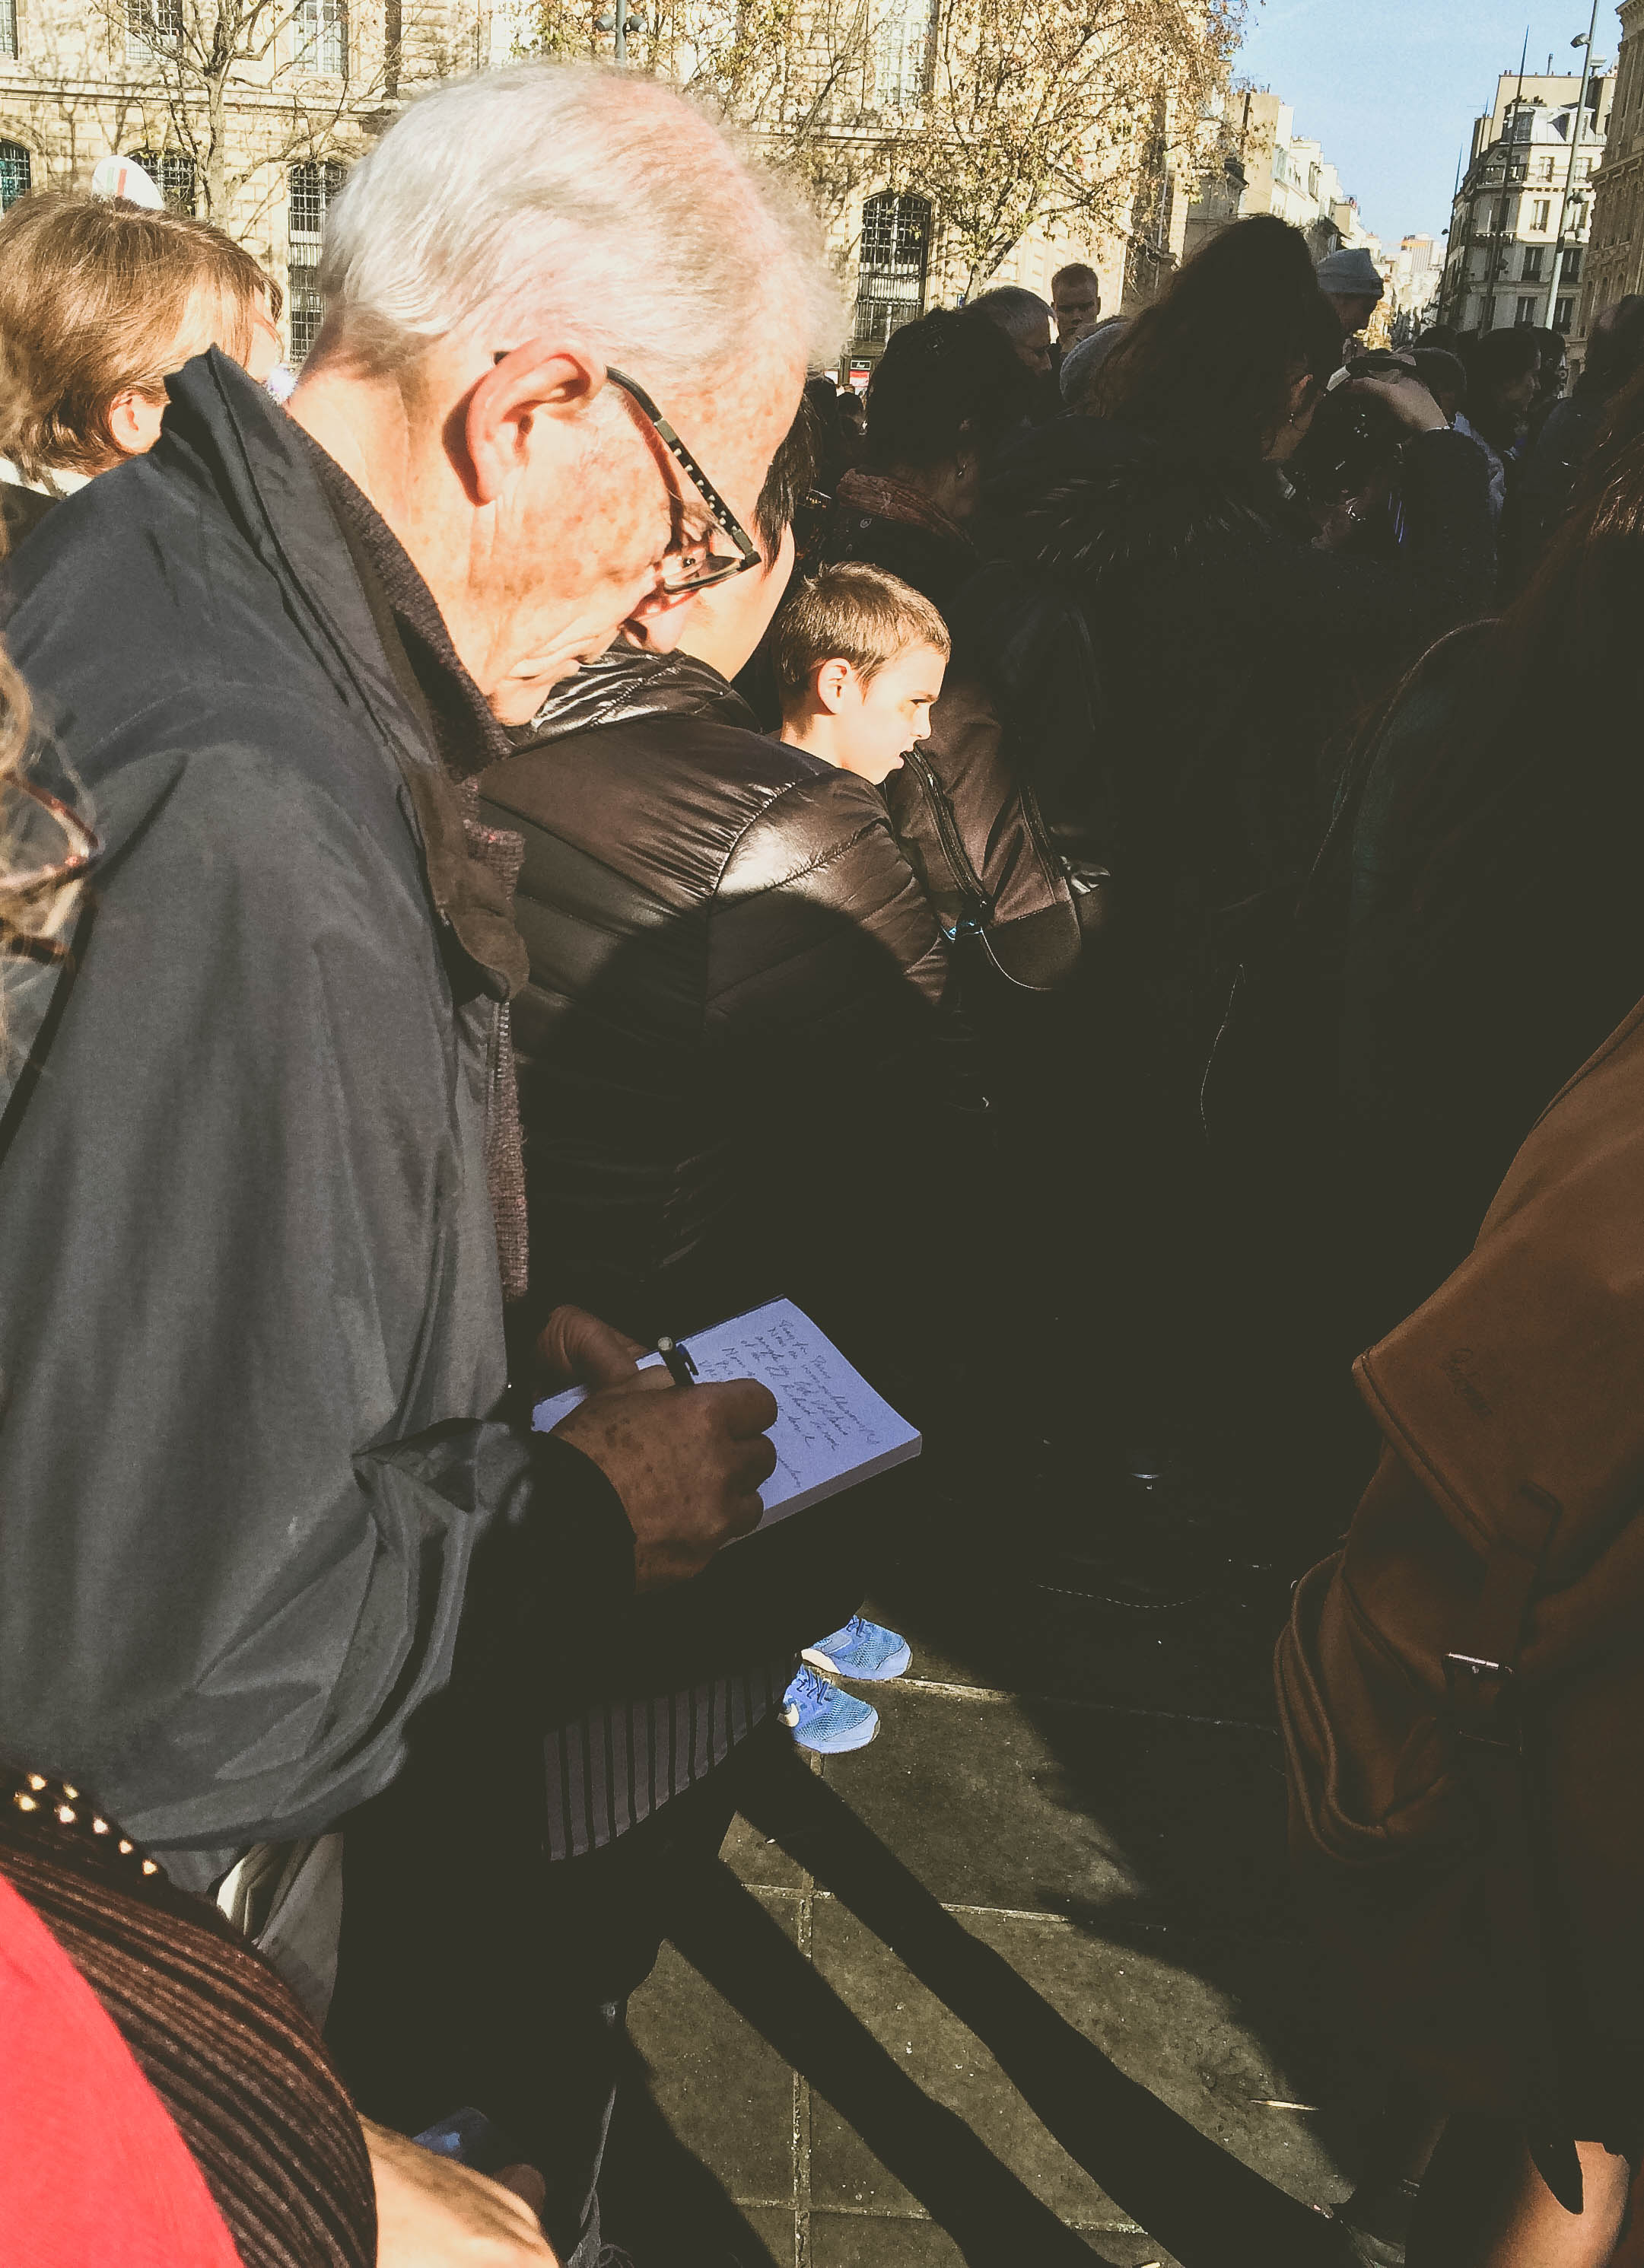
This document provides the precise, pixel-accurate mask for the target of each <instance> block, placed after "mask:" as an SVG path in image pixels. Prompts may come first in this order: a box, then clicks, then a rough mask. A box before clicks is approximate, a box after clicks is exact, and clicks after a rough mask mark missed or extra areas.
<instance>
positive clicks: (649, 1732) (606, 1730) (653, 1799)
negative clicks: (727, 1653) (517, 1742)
mask: <svg viewBox="0 0 1644 2268" xmlns="http://www.w3.org/2000/svg"><path fill="white" fill-rule="evenodd" d="M798 1668H799V1657H798V1656H797V1655H796V1654H786V1655H785V1656H784V1657H783V1658H782V1660H781V1661H772V1662H767V1663H765V1664H764V1665H763V1667H762V1668H757V1669H748V1670H742V1671H739V1672H738V1673H737V1674H736V1675H734V1676H733V1677H718V1678H714V1679H711V1681H710V1682H709V1683H706V1684H703V1685H692V1686H688V1687H686V1688H685V1689H684V1690H682V1691H681V1692H678V1693H664V1694H660V1695H657V1696H653V1697H652V1698H651V1699H649V1700H644V1701H631V1700H618V1701H603V1702H601V1703H600V1704H599V1705H597V1706H596V1707H594V1708H593V1709H590V1710H589V1711H588V1712H586V1714H585V1715H583V1716H580V1717H577V1718H573V1719H571V1722H570V1723H568V1724H564V1725H559V1726H556V1727H554V1728H553V1729H552V1730H551V1731H550V1732H549V1734H548V1737H547V1740H546V1741H545V1742H544V1743H543V1766H544V1774H545V1778H546V1783H547V1796H548V1850H549V1858H550V1859H579V1858H580V1857H581V1856H582V1854H583V1853H584V1852H586V1851H598V1850H601V1849H602V1848H603V1846H604V1845H606V1844H608V1843H614V1842H615V1841H616V1837H618V1836H619V1835H625V1834H626V1833H627V1831H628V1830H629V1829H630V1827H637V1826H638V1824H639V1823H640V1821H641V1820H642V1819H649V1818H650V1816H651V1815H652V1812H653V1811H655V1810H657V1809H658V1808H659V1807H660V1805H662V1804H664V1803H666V1802H667V1800H668V1798H669V1796H671V1795H683V1794H684V1793H685V1791H686V1789H687V1788H689V1787H694V1786H696V1785H697V1782H698V1781H699V1780H701V1779H704V1778H705V1777H706V1776H707V1774H708V1773H709V1772H711V1771H712V1770H713V1769H714V1767H715V1765H716V1764H723V1763H724V1762H725V1760H726V1757H727V1756H729V1755H730V1753H731V1751H732V1749H734V1747H735V1746H736V1744H737V1742H739V1741H745V1740H746V1739H747V1738H748V1734H750V1733H752V1732H753V1731H755V1730H756V1727H758V1726H760V1725H763V1723H764V1721H765V1719H767V1718H768V1717H770V1715H772V1714H773V1713H774V1712H775V1711H777V1710H778V1709H779V1708H780V1707H781V1705H782V1696H783V1695H784V1693H785V1692H786V1690H787V1689H788V1686H789V1685H790V1683H792V1682H793V1675H794V1672H795V1671H796V1670H797V1669H798Z"/></svg>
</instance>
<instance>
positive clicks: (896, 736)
mask: <svg viewBox="0 0 1644 2268" xmlns="http://www.w3.org/2000/svg"><path fill="white" fill-rule="evenodd" d="M824 666H826V665H824ZM846 668H847V670H848V671H849V674H848V677H847V679H846V681H845V684H844V688H843V689H842V692H843V698H842V701H841V704H840V708H839V710H838V711H837V714H838V716H839V719H840V722H841V724H842V725H844V727H845V728H846V729H845V730H844V732H842V733H841V734H840V741H841V744H842V746H843V748H844V754H843V755H841V757H840V760H839V761H840V769H841V770H844V771H847V772H858V773H859V774H860V775H861V777H863V778H864V779H866V780H872V781H873V783H874V786H875V787H877V786H878V785H879V784H880V783H881V780H886V779H888V778H889V777H890V775H891V773H892V772H894V771H895V770H896V767H897V766H898V765H899V764H900V763H901V762H902V759H903V756H904V755H906V754H907V752H908V750H909V749H910V748H911V747H915V746H916V745H917V744H918V742H919V741H920V740H925V739H927V738H928V737H929V734H930V730H931V703H932V702H933V701H934V700H935V698H936V696H937V695H938V694H939V693H940V691H941V689H942V676H943V673H944V672H945V671H946V669H947V662H946V661H945V660H944V659H943V658H942V656H941V655H940V653H938V652H937V651H936V649H935V647H934V646H932V645H914V646H910V647H909V648H908V649H907V651H906V652H905V653H899V654H898V655H897V656H896V659H895V660H894V661H888V662H887V663H886V664H885V666H884V667H883V668H882V669H881V671H880V672H879V673H878V674H877V675H876V676H874V677H870V678H869V679H868V680H867V681H866V683H864V682H863V681H862V679H861V678H859V676H858V675H857V674H856V672H855V670H853V669H850V668H849V665H848V664H847V665H846Z"/></svg>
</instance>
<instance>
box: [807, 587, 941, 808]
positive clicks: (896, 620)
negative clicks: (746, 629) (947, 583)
mask: <svg viewBox="0 0 1644 2268" xmlns="http://www.w3.org/2000/svg"><path fill="white" fill-rule="evenodd" d="M951 652H952V641H951V640H950V639H949V637H948V635H947V624H946V623H945V622H943V620H942V618H941V616H940V615H939V614H938V613H937V611H936V609H935V608H934V607H933V606H932V604H931V602H930V600H928V599H925V598H921V596H920V595H919V593H918V592H917V591H916V590H915V589H914V588H913V587H912V585H910V584H908V583H904V582H903V581H902V579H901V578H900V577H899V576H896V575H888V574H887V573H886V571H885V570H884V569H883V568H882V567H870V566H868V565H867V564H866V563H864V562H860V561H854V560H852V561H847V562H845V563H842V564H841V565H839V566H837V567H824V568H823V569H822V571H821V572H820V573H819V574H817V575H815V576H814V577H812V578H809V579H808V580H807V581H806V582H803V583H801V584H800V586H799V588H798V590H797V591H796V592H795V593H794V594H793V597H792V598H791V599H790V600H788V603H787V605H786V606H785V608H783V610H782V613H781V614H780V615H779V616H778V620H777V625H776V629H775V631H774V632H773V634H772V639H771V663H772V666H773V668H774V670H775V673H776V680H777V688H778V692H779V694H780V696H781V700H782V738H783V740H785V741H786V742H787V743H788V745H789V746H790V747H796V748H803V749H804V750H805V752H806V754H807V755H812V756H815V757H818V758H820V759H821V761H822V762H823V763H828V764H834V765H836V766H837V768H838V769H839V770H841V771H846V772H855V773H856V774H857V775H858V777H860V778H862V779H866V780H871V781H872V782H873V784H874V786H875V787H878V786H880V785H881V784H882V783H883V782H884V781H885V780H886V779H888V777H889V776H890V774H891V773H892V772H894V771H895V770H896V768H897V766H898V765H899V764H900V763H901V762H902V760H903V756H904V755H906V754H907V753H908V751H909V750H910V748H913V747H917V746H918V743H919V742H920V741H921V740H925V739H927V738H928V737H929V734H930V729H931V704H932V703H933V701H934V700H935V699H936V696H937V695H938V694H939V693H940V691H941V689H942V677H943V674H944V673H945V672H946V670H947V660H948V656H949V654H950V653H951Z"/></svg>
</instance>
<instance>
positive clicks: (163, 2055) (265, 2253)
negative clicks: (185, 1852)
mask: <svg viewBox="0 0 1644 2268" xmlns="http://www.w3.org/2000/svg"><path fill="white" fill-rule="evenodd" d="M19 1785H21V1783H20V1782H14V1781H13V1780H11V1779H10V1778H5V1777H4V1776H0V1874H4V1875H5V1876H6V1877H7V1879H8V1880H9V1881H10V1882H11V1887H12V1888H13V1889H15V1890H17V1891H18V1893H19V1894H20V1895H21V1896H23V1897H24V1898H25V1899H26V1900H27V1902H28V1904H30V1905H31V1906H32V1907H33V1910H34V1911H35V1913H36V1914H38V1916H39V1917H40V1918H41V1921H42V1922H44V1923H45V1925H46V1926H47V1928H48V1930H49V1931H50V1932H51V1933H52V1935H53V1937H55V1940H57V1943H58V1944H59V1945H60V1946H61V1947H62V1948H63V1951H64V1952H65V1953H66V1954H67V1955H68V1956H69V1958H70V1961H71V1962H73V1963H74V1965H75V1967H76V1968H77V1970H79V1972H80V1974H81V1976H82V1977H85V1981H86V1983H87V1984H88V1985H90V1986H91V1988H92V1991H93V1992H95V1993H96V1995H97V1997H98V1999H100V2001H101V2002H102V2004H103V2007H104V2008H105V2010H106V2011H107V2014H108V2015H109V2016H110V2017H111V2018H112V2019H113V2020H114V2026H115V2029H117V2030H118V2031H119V2033H120V2035H121V2037H122V2039H123V2040H124V2041H125V2043H126V2045H127V2046H128V2047H129V2049H130V2051H131V2052H132V2054H133V2055H134V2056H135V2057H136V2061H137V2064H138V2066H139V2068H140V2069H141V2070H142V2072H143V2073H144V2076H145V2078H146V2079H147V2080H148V2081H149V2084H150V2085H151V2087H152V2088H153V2089H154V2092H155V2093H156V2095H159V2099H160V2102H162V2103H163V2104H164V2106H165V2108H166V2110H167V2111H169V2113H170V2114H171V2117H172V2120H173V2124H175V2126H176V2128H177V2130H178V2132H179V2133H180V2134H181V2136H182V2139H183V2140H184V2142H185V2143H186V2144H187V2145H188V2149H189V2151H190V2153H191V2154H192V2155H193V2157H194V2160H195V2163H196V2165H198V2167H199V2169H200V2171H201V2172H202V2174H203V2175H204V2176H205V2182H206V2186H207V2188H208V2189H209V2190H210V2192H211V2196H212V2198H213V2199H214V2200H215V2202H216V2205H217V2210H218V2211H219V2213H221V2214H222V2216H223V2219H224V2220H225V2221H226V2222H227V2224H228V2228H229V2233H230V2235H232V2238H233V2240H234V2244H235V2247H236V2249H237V2250H238V2251H239V2254H240V2260H241V2261H242V2262H243V2263H244V2268H370V2264H371V2263H372V2262H373V2261H375V2259H376V2257H377V2208H376V2193H375V2190H374V2187H373V2184H372V2172H371V2161H370V2160H369V2158H368V2157H367V2155H366V2152H365V2136H364V2134H363V2133H362V2132H360V2124H359V2120H358V2117H356V2115H355V2111H354V2107H353V2105H352V2103H351V2102H350V2101H349V2098H348V2095H347V2093H346V2092H345V2090H344V2088H343V2082H342V2080H340V2079H339V2078H338V2077H337V2075H336V2073H335V2070H334V2069H333V2067H332V2065H331V2063H330V2060H329V2058H328V2056H327V2054H326V2051H325V2049H324V2047H323V2046H322V2045H321V2041H320V2036H319V2034H318V2033H317V2032H316V2031H315V2030H314V2029H313V2026H312V2025H311V2024H310V2023H309V2021H308V2020H307V2018H306V2016H305V2015H304V2014H303V2013H302V2011H301V2010H300V2009H299V2007H298V2005H297V2003H296V2001H295V2000H294V1999H292V1998H291V1994H290V1993H289V1992H287V1990H286V1988H285V1986H284V1985H283V1984H282V1983H281V1982H280V1980H279V1978H278V1977H276V1975H275V1974H274V1971H273V1970H271V1969H270V1968H269V1967H268V1965H267V1964H266V1962H263V1961H262V1960H260V1959H259V1957H258V1956H257V1955H256V1954H255V1953H254V1951H253V1950H252V1948H250V1947H249V1946H248V1945H247V1944H246V1942H245V1941H244V1940H243V1939H241V1938H240V1937H238V1936H237V1935H236V1934H235V1933H234V1931H233V1930H232V1928H231V1927H230V1926H229V1925H228V1923H227V1922H226V1921H225V1920H224V1918H223V1917H222V1916H221V1915H220V1914H219V1913H218V1912H217V1909H216V1908H215V1907H214V1906H211V1905H209V1904H206V1902H205V1901H204V1900H203V1899H202V1898H193V1897H189V1896H187V1895H186V1894H185V1893H184V1892H182V1891H180V1890H176V1889H173V1888H172V1886H171V1884H170V1883H169V1882H168V1881H166V1876H165V1874H163V1873H161V1874H155V1875H153V1876H151V1877H147V1878H144V1877H142V1876H141V1875H136V1874H134V1873H133V1869H132V1867H130V1866H122V1863H121V1862H120V1860H119V1859H117V1857H116V1854H115V1852H114V1850H113V1849H111V1848H108V1847H107V1846H104V1847H101V1848H88V1847H86V1845H85V1837H84V1836H83V1834H82V1833H81V1832H80V1831H79V1829H78V1827H77V1828H76V1830H75V1831H73V1832H70V1830H67V1829H61V1828H59V1827H58V1826H57V1825H56V1824H55V1821H54V1820H53V1818H52V1817H51V1815H49V1813H41V1812H39V1811H37V1812H35V1813H34V1815H33V1816H32V1817H24V1816H23V1815H21V1814H20V1813H19V1812H18V1809H17V1808H15V1806H14V1802H13V1800H11V1797H12V1792H13V1789H14V1786H19ZM83 1808H84V1810H85V1815H86V1816H87V1817H89V1816H90V1815H91V1806H90V1805H89V1803H88V1804H86V1805H85V1806H84V1807H83ZM109 1841H110V1843H112V1841H113V1837H112V1836H111V1837H110V1838H109ZM126 1847H127V1849H128V1851H129V1849H130V1847H131V1846H130V1845H129V1844H128V1845H127V1846H126ZM85 2132H86V2147H88V2148H95V2147H96V2146H97V2110H96V2105H95V2104H90V2105H88V2106H87V2110H86V2128H85ZM0 2147H4V2144H0ZM11 2234H12V2232H11V2231H0V2259H4V2260H7V2261H9V2260H11V2257H12V2254H11V2251H10V2250H9V2249H8V2246H7V2242H6V2240H7V2238H8V2236H10V2235H11ZM105 2257H106V2259H107V2262H108V2264H109V2268H114V2264H116V2263H117V2262H118V2260H119V2258H120V2242H119V2236H118V2233H117V2232H113V2231H111V2232H110V2235H109V2250H108V2251H107V2255H106V2256H104V2255H100V2257H99V2268H101V2263H102V2260H103V2259H104V2258H105ZM88 2268H89V2264H88Z"/></svg>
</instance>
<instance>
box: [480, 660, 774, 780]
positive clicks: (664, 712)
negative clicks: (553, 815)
mask: <svg viewBox="0 0 1644 2268" xmlns="http://www.w3.org/2000/svg"><path fill="white" fill-rule="evenodd" d="M664 716H687V717H706V718H711V719H712V721H713V722H714V723H715V724H717V725H738V726H740V727H741V730H742V731H743V732H748V733H756V732H757V731H758V730H759V719H758V718H756V716H755V714H754V712H753V711H752V710H751V709H750V708H749V707H748V703H746V702H745V701H744V700H743V698H742V696H741V694H740V693H739V692H738V691H737V690H736V688H735V687H734V685H732V684H730V683H729V682H728V681H726V679H725V678H723V677H721V676H720V674H719V671H718V670H717V669H714V668H712V667H711V666H710V665H709V664H708V663H707V662H705V661H698V660H697V658H696V656H695V655H694V654H689V653H647V652H645V651H644V649H643V648H640V647H638V646H630V645H614V646H612V647H611V648H610V650H609V652H606V653H602V654H601V655H600V657H599V658H598V659H597V660H595V661H590V662H586V663H585V664H584V665H583V666H582V667H581V668H580V669H579V670H578V671H577V673H576V674H575V675H574V676H571V677H567V678H564V679H562V680H561V681H560V682H559V683H558V684H557V685H556V686H555V687H553V688H552V689H551V690H550V692H549V696H548V698H547V700H546V701H545V702H544V703H542V707H541V708H540V709H539V710H538V711H537V712H536V714H535V716H534V718H532V719H531V721H530V723H529V724H528V725H523V726H521V728H520V731H519V732H518V733H515V734H513V735H512V739H513V747H514V753H515V754H516V755H517V754H520V753H522V752H523V751H524V750H525V749H527V748H536V747H542V746H543V745H544V744H545V743H546V742H548V741H550V740H565V739H567V738H569V736H570V735H571V733H586V732H589V731H592V730H593V728H594V727H595V726H596V725H626V724H630V723H633V722H635V721H637V720H638V718H643V717H664Z"/></svg>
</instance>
